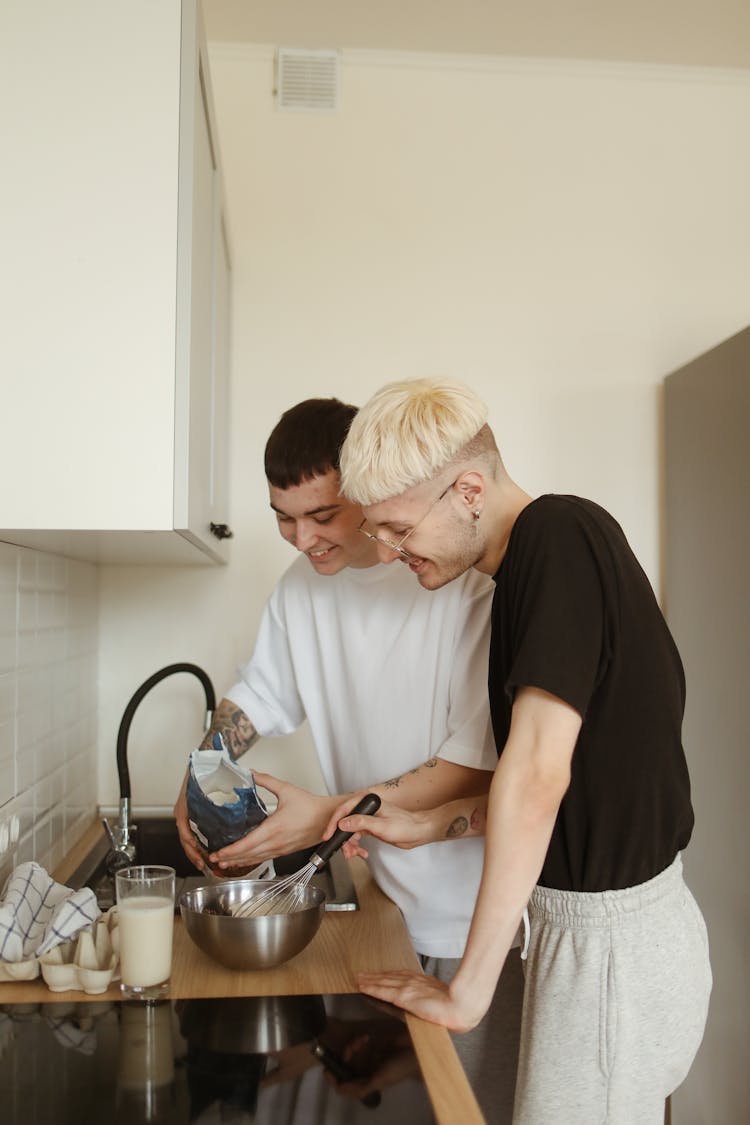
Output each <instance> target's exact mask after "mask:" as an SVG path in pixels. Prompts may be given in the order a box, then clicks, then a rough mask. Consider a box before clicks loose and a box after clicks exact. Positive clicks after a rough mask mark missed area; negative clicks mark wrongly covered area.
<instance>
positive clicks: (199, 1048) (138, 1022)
mask: <svg viewBox="0 0 750 1125" xmlns="http://www.w3.org/2000/svg"><path fill="white" fill-rule="evenodd" d="M0 1091H1V1092H2V1093H0V1099H1V1100H2V1113H1V1114H0V1118H1V1119H2V1121H3V1123H4V1125H48V1123H50V1125H51V1123H53V1122H54V1123H55V1125H62V1123H66V1125H67V1123H71V1125H72V1123H74V1122H75V1123H76V1125H99V1123H100V1122H107V1123H110V1122H113V1123H115V1125H119V1123H127V1125H140V1123H145V1122H159V1123H164V1125H168V1123H169V1125H182V1123H187V1122H195V1123H196V1125H214V1123H216V1125H219V1123H221V1125H224V1123H230V1122H231V1123H232V1125H251V1123H252V1125H318V1123H321V1125H322V1123H326V1125H328V1123H331V1125H360V1123H362V1125H364V1123H365V1122H368V1123H371V1125H378V1123H379V1122H380V1123H381V1125H382V1123H384V1122H388V1123H389V1125H399V1123H400V1122H408V1125H433V1123H434V1122H435V1117H434V1115H433V1112H432V1109H431V1106H430V1102H429V1098H428V1096H427V1091H426V1088H425V1085H424V1082H423V1080H422V1076H421V1073H420V1070H419V1065H418V1063H417V1058H416V1055H415V1053H414V1049H413V1047H412V1044H411V1039H410V1037H409V1032H408V1029H407V1026H406V1024H405V1022H404V1021H403V1020H402V1019H401V1018H400V1017H399V1016H398V1015H397V1014H392V1011H391V1009H388V1008H385V1007H383V1006H381V1005H378V1004H376V1003H375V1002H374V1001H369V1000H368V999H367V998H366V997H363V996H359V995H341V996H276V997H250V998H238V999H224V1000H174V1001H163V1002H161V1003H158V1004H141V1003H132V1002H131V1003H114V1004H113V1003H97V1002H87V1003H78V1004H69V1003H60V1004H54V1003H53V1004H33V1005H28V1004H27V1005H24V1004H6V1005H2V1004H0Z"/></svg>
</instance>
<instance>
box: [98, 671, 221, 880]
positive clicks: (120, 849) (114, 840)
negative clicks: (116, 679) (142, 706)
mask: <svg viewBox="0 0 750 1125" xmlns="http://www.w3.org/2000/svg"><path fill="white" fill-rule="evenodd" d="M177 672H190V673H191V674H192V675H193V676H197V677H198V679H199V680H200V682H201V683H202V684H203V690H204V691H205V693H206V721H205V726H204V730H208V729H209V727H210V726H211V718H212V716H213V713H214V711H215V710H216V693H215V692H214V688H213V684H212V683H211V680H210V679H209V678H208V675H207V674H206V673H205V672H204V671H203V669H202V668H199V667H198V665H197V664H168V665H167V666H166V668H160V669H159V671H158V672H154V674H153V676H149V678H148V679H147V680H144V682H143V683H142V684H141V686H140V687H139V688H138V690H137V691H136V692H135V693H134V695H133V697H132V699H131V700H130V702H129V703H128V705H127V707H126V708H125V711H124V713H123V716H122V719H121V720H120V728H119V730H118V732H117V773H118V776H119V778H120V823H119V824H118V825H117V826H116V828H117V833H116V835H115V833H113V831H112V829H111V828H110V826H109V823H108V822H107V820H106V818H105V819H104V821H103V823H104V827H105V829H106V831H107V835H108V836H109V839H110V843H111V844H112V856H111V857H110V858H111V861H112V864H111V866H114V867H118V866H125V864H126V863H132V862H133V860H134V858H135V846H134V844H133V842H132V840H131V833H132V829H133V825H131V823H130V772H129V770H128V733H129V731H130V724H131V723H132V721H133V715H134V714H135V712H136V710H137V708H138V705H139V703H140V702H141V700H142V699H143V697H144V696H145V695H148V693H149V692H150V691H151V688H152V687H155V686H156V684H158V683H160V682H161V681H162V680H166V678H167V676H173V675H175V674H176V673H177Z"/></svg>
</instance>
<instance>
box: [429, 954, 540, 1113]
mask: <svg viewBox="0 0 750 1125" xmlns="http://www.w3.org/2000/svg"><path fill="white" fill-rule="evenodd" d="M518 952H519V951H518V950H517V949H511V951H510V953H509V954H508V957H507V959H506V962H505V965H504V966H503V971H502V973H501V974H500V980H499V981H498V982H497V988H496V989H495V995H494V996H493V998H492V1003H491V1004H490V1007H489V1009H488V1011H487V1013H486V1014H485V1016H484V1018H483V1019H482V1020H481V1021H480V1022H479V1023H478V1024H477V1026H476V1027H474V1028H472V1030H471V1031H467V1032H464V1033H463V1034H458V1033H454V1032H451V1039H452V1040H453V1046H454V1047H455V1049H456V1054H457V1055H458V1057H459V1059H460V1061H461V1065H462V1066H463V1068H464V1071H465V1073H466V1077H467V1078H468V1080H469V1085H470V1086H471V1088H472V1090H473V1091H474V1096H475V1097H476V1099H477V1101H478V1102H479V1108H480V1109H481V1111H482V1114H483V1116H484V1118H485V1120H486V1121H487V1123H488V1125H511V1121H512V1119H513V1096H514V1091H515V1088H516V1068H517V1066H518V1044H519V1039H520V1034H521V1009H522V1006H523V988H524V984H523V970H522V968H521V958H520V957H519V956H518ZM419 959H420V961H421V963H422V968H423V969H424V971H425V972H426V973H428V974H429V975H430V976H433V977H437V978H438V980H441V981H443V982H444V983H445V984H450V982H451V981H452V980H453V977H454V976H455V974H456V970H457V969H458V966H459V965H460V964H461V962H460V960H459V959H458V958H456V959H453V958H450V957H440V958H436V957H424V956H420V958H419Z"/></svg>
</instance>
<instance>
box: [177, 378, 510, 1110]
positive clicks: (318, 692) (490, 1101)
mask: <svg viewBox="0 0 750 1125" xmlns="http://www.w3.org/2000/svg"><path fill="white" fill-rule="evenodd" d="M355 414H356V408H355V407H353V406H348V405H346V404H344V403H341V402H339V401H338V400H337V399H309V400H307V401H306V402H302V403H299V404H298V405H296V406H294V407H292V408H291V409H290V410H288V411H286V413H285V414H284V415H283V416H282V418H281V419H280V421H279V422H278V424H277V425H276V427H275V428H274V430H273V432H272V433H271V435H270V437H269V439H268V443H267V446H266V452H265V467H266V475H267V478H268V489H269V499H270V503H271V508H272V509H273V511H274V513H275V515H276V521H277V524H278V528H279V532H280V533H281V535H282V536H283V538H284V539H286V540H287V542H289V543H291V545H292V546H294V547H296V549H297V550H298V551H299V552H300V555H301V556H302V557H300V558H298V559H296V561H295V562H294V563H293V564H292V565H291V566H290V567H289V569H288V570H287V571H286V572H285V574H284V575H283V576H282V578H281V580H280V581H279V583H278V584H277V586H276V587H275V589H274V590H273V592H272V594H271V597H270V599H269V601H268V604H267V606H266V610H265V612H264V614H263V618H262V621H261V624H260V629H259V632H258V637H257V640H256V645H255V650H254V652H253V655H252V657H251V659H250V661H249V662H248V663H247V664H246V665H245V666H244V667H243V668H242V669H241V670H240V679H239V681H238V682H237V683H236V684H235V685H234V687H232V689H231V690H230V691H229V692H227V695H226V697H225V698H224V699H222V701H221V703H220V704H219V706H218V707H217V709H216V712H215V714H214V719H213V725H212V729H211V731H209V732H208V734H207V736H206V739H205V741H204V743H203V745H204V746H208V745H210V741H211V737H212V735H213V733H214V731H217V730H218V731H220V732H221V733H222V735H223V736H224V741H225V743H226V745H227V747H228V748H229V749H230V752H231V754H232V755H233V757H235V758H237V757H239V756H240V755H241V754H243V753H245V751H246V750H248V749H249V748H250V747H251V746H252V744H253V742H254V741H255V740H256V738H257V737H258V736H259V735H262V736H274V735H282V734H287V733H289V732H291V731H292V730H295V729H296V728H297V727H299V726H300V725H301V724H302V722H303V721H304V720H305V719H307V721H308V722H309V724H310V729H311V732H312V736H313V740H314V743H315V748H316V752H317V757H318V762H319V764H320V769H321V773H322V775H323V778H324V781H325V784H326V787H327V789H328V792H329V794H330V796H317V795H312V794H310V793H307V792H305V791H304V790H302V789H300V788H298V787H297V786H294V785H291V784H289V783H287V782H283V781H279V780H278V779H276V778H274V777H271V776H269V775H268V774H265V773H261V772H258V771H254V776H255V779H256V781H257V782H258V783H259V784H260V785H262V786H263V787H264V788H266V789H268V790H270V791H271V792H272V793H274V794H275V795H276V796H277V797H278V808H277V811H276V812H274V813H273V814H272V815H271V816H269V817H268V819H267V820H266V821H265V822H264V823H263V824H261V825H260V826H259V827H258V828H256V829H254V830H253V831H252V832H250V833H248V835H247V836H245V837H244V839H242V840H240V841H238V842H237V843H235V844H232V845H231V846H229V847H227V848H223V849H222V850H221V851H220V852H218V853H216V854H214V855H212V856H210V857H209V858H210V861H211V863H212V864H214V865H218V866H221V867H224V868H225V869H227V870H231V869H232V868H235V867H245V868H247V867H251V866H255V865H256V864H258V863H261V862H262V861H263V860H265V859H268V858H272V857H274V856H280V855H285V854H288V853H289V852H293V851H298V850H300V849H303V848H308V847H312V846H313V845H314V844H316V843H318V842H319V841H320V840H321V839H323V835H324V831H325V828H326V825H327V824H328V822H329V820H330V818H331V815H332V813H333V811H334V809H335V808H337V807H338V805H339V804H340V803H341V801H342V800H343V795H345V794H351V793H354V792H361V791H363V790H374V791H375V792H377V793H379V794H380V795H381V796H382V795H386V794H387V796H388V798H389V800H390V801H391V802H395V803H396V804H397V805H399V806H401V807H403V808H407V809H419V808H432V807H435V806H437V805H441V804H443V803H444V802H447V801H451V800H453V799H455V798H459V797H462V796H471V795H474V794H481V793H485V792H486V790H487V788H488V785H489V782H490V779H491V776H492V775H491V772H490V771H491V770H492V769H493V768H494V764H495V760H496V751H495V747H494V742H493V739H492V734H491V730H490V724H489V709H488V706H487V699H486V677H487V658H488V642H489V611H490V602H491V597H492V584H491V582H489V581H488V580H487V579H486V578H484V577H483V576H481V575H478V574H476V573H474V572H469V573H467V574H466V575H465V576H464V577H463V578H462V579H461V580H460V581H457V582H455V583H453V584H451V585H450V587H447V588H446V589H445V591H442V592H441V593H440V594H439V595H430V594H428V593H426V592H425V591H423V590H422V589H421V588H420V587H419V586H418V585H417V584H416V583H414V582H413V580H412V579H411V576H410V575H409V573H408V571H407V570H406V568H401V567H399V568H394V567H388V566H381V565H379V563H378V557H377V548H376V545H375V544H374V543H373V542H372V541H371V540H370V539H369V538H368V537H367V536H366V535H363V534H361V526H362V523H363V516H362V510H361V508H360V507H359V505H357V504H354V503H352V502H351V501H349V500H347V499H346V498H345V497H344V496H342V495H341V493H340V490H339V483H340V482H339V451H340V448H341V445H342V444H343V441H344V439H345V437H346V434H347V432H348V429H349V426H350V424H351V422H352V419H353V418H354V416H355ZM334 576H335V580H333V581H332V580H331V579H332V578H334ZM384 777H385V778H388V780H384V781H383V780H381V781H378V780H377V779H382V778H384ZM175 814H176V819H177V824H178V828H179V831H180V838H181V841H182V845H183V847H184V849H185V852H186V853H187V855H188V856H189V857H190V858H191V859H192V860H193V862H195V863H196V864H198V865H199V866H200V865H201V864H202V863H203V862H204V859H205V857H204V856H203V855H202V853H201V852H200V850H199V849H198V847H197V844H196V841H195V839H194V837H193V835H192V833H191V831H190V828H189V824H188V817H187V808H186V804H185V796H184V787H183V791H182V793H181V794H180V797H179V799H178V801H177V804H176V806H175ZM482 854H483V847H482V841H481V840H479V839H471V840H470V839H467V840H461V841H458V842H456V843H453V844H450V845H447V844H444V843H436V844H432V845H428V846H427V847H424V848H419V849H418V850H417V851H414V852H405V851H401V850H398V849H396V848H392V847H389V846H388V845H382V844H380V843H379V842H377V841H376V842H375V843H374V844H373V847H372V848H371V849H370V854H369V863H370V867H371V869H372V872H373V875H374V878H375V879H376V881H377V883H378V885H379V886H380V887H381V889H382V890H383V891H384V892H385V893H386V894H387V895H388V896H389V897H390V898H391V899H392V900H393V901H394V902H395V903H396V904H397V905H398V906H399V907H400V909H401V911H402V913H403V915H404V918H405V921H406V924H407V927H408V930H409V934H410V936H411V939H412V942H413V944H414V948H415V950H416V951H417V953H418V954H419V956H420V959H421V961H422V965H423V967H425V968H426V970H427V971H428V972H430V973H431V974H433V975H436V976H438V977H439V978H440V979H443V980H446V981H449V980H450V979H451V977H452V975H453V973H454V972H455V970H456V968H457V966H458V963H459V959H460V957H461V955H462V953H463V950H464V946H465V943H466V939H467V936H468V930H469V922H470V919H471V915H472V911H473V907H474V901H475V899H476V895H477V892H478V888H479V881H480V877H481V871H482ZM522 989H523V985H522V974H521V972H520V968H519V966H518V963H517V961H516V962H515V963H511V964H509V967H508V972H507V973H506V975H505V976H504V978H503V979H502V980H501V982H500V984H499V986H498V990H497V992H496V994H495V999H494V1001H493V1005H492V1007H491V1010H490V1011H489V1012H488V1015H487V1017H485V1019H484V1020H483V1021H482V1023H481V1024H480V1025H479V1026H478V1027H477V1028H476V1029H475V1031H473V1032H472V1033H471V1034H470V1035H468V1036H461V1037H459V1038H458V1039H457V1041H456V1048H457V1051H458V1054H459V1056H460V1058H461V1061H462V1063H463V1065H464V1068H465V1070H466V1072H467V1075H468V1077H469V1080H470V1081H471V1083H472V1086H473V1088H474V1090H475V1092H476V1094H477V1097H478V1099H479V1101H480V1105H481V1106H482V1108H483V1111H484V1113H485V1114H486V1115H487V1116H488V1119H491V1120H492V1121H493V1122H500V1123H503V1122H509V1121H510V1115H511V1108H512V1101H513V1089H514V1084H515V1068H516V1061H517V1049H518V1047H517V1044H518V1034H519V1027H520V1005H521V995H522ZM485 1042H487V1043H489V1044H491V1049H490V1051H489V1053H488V1052H486V1051H485V1050H484V1044H485Z"/></svg>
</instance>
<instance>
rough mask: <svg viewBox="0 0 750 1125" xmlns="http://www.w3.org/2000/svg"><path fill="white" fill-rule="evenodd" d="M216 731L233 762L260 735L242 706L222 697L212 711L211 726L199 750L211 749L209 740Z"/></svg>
mask: <svg viewBox="0 0 750 1125" xmlns="http://www.w3.org/2000/svg"><path fill="white" fill-rule="evenodd" d="M217 731H218V732H219V734H220V735H221V736H222V738H223V739H224V745H225V746H226V748H227V750H228V751H229V755H230V757H231V758H232V759H233V761H235V762H236V761H237V759H238V758H241V757H242V755H243V754H244V753H245V751H246V750H249V749H250V747H251V746H252V745H253V743H254V742H257V740H258V738H259V737H260V736H259V734H258V732H257V730H256V729H255V727H254V726H253V724H252V722H251V721H250V719H249V718H248V717H247V715H246V714H245V712H244V711H243V710H242V708H241V707H238V706H237V704H236V703H230V701H229V700H228V699H222V701H221V703H220V704H219V706H218V707H217V708H216V710H215V711H214V714H213V719H212V720H211V728H210V730H208V731H207V732H206V735H205V737H204V739H203V741H202V742H201V745H200V749H201V750H210V749H211V746H212V742H211V740H212V738H213V736H214V734H215V733H216V732H217Z"/></svg>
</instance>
